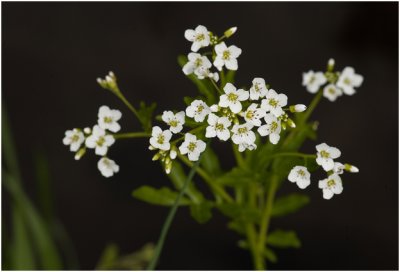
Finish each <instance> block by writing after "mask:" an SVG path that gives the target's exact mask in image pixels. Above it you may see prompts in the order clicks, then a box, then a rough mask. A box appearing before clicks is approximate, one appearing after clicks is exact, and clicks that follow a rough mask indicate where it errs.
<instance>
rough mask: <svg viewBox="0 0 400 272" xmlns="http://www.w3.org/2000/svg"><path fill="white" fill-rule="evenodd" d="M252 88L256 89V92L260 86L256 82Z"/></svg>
mask: <svg viewBox="0 0 400 272" xmlns="http://www.w3.org/2000/svg"><path fill="white" fill-rule="evenodd" d="M254 89H255V90H256V92H259V91H260V89H261V88H260V86H259V84H258V83H256V84H254Z"/></svg>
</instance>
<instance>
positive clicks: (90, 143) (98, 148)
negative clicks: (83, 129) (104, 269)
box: [85, 125, 115, 156]
mask: <svg viewBox="0 0 400 272" xmlns="http://www.w3.org/2000/svg"><path fill="white" fill-rule="evenodd" d="M114 142H115V139H114V137H113V136H112V135H109V134H106V131H105V130H104V129H102V128H101V127H100V126H98V125H95V126H94V127H93V129H92V135H90V136H89V137H87V138H86V142H85V144H86V146H87V147H88V148H95V153H96V155H100V156H104V155H105V154H106V153H107V151H108V147H109V146H111V145H112V144H113V143H114Z"/></svg>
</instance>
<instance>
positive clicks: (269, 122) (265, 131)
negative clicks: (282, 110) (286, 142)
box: [257, 113, 281, 144]
mask: <svg viewBox="0 0 400 272" xmlns="http://www.w3.org/2000/svg"><path fill="white" fill-rule="evenodd" d="M264 120H265V123H266V124H265V125H262V126H261V127H259V128H258V129H257V131H258V133H259V134H260V135H261V136H267V135H269V141H270V142H271V143H272V144H277V143H278V142H279V139H280V138H281V136H280V133H281V121H280V120H279V119H278V118H277V117H276V116H275V115H273V114H271V113H267V115H265V117H264Z"/></svg>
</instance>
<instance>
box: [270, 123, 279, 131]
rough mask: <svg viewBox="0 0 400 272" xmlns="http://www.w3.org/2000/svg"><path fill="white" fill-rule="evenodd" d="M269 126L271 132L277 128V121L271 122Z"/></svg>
mask: <svg viewBox="0 0 400 272" xmlns="http://www.w3.org/2000/svg"><path fill="white" fill-rule="evenodd" d="M269 128H270V130H271V132H274V131H275V130H276V129H277V128H278V123H277V122H272V123H271V125H270V127H269Z"/></svg>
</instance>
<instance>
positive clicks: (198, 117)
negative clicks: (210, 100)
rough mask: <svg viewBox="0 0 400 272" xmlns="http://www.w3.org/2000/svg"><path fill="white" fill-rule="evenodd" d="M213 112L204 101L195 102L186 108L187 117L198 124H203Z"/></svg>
mask: <svg viewBox="0 0 400 272" xmlns="http://www.w3.org/2000/svg"><path fill="white" fill-rule="evenodd" d="M210 112H211V110H210V108H209V107H208V106H207V104H206V103H204V102H203V101H202V100H194V101H193V102H192V103H191V104H190V106H189V107H187V108H186V115H187V116H188V117H190V118H194V120H195V121H196V122H203V121H204V118H205V117H206V116H207V115H208V114H209V113H210Z"/></svg>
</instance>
